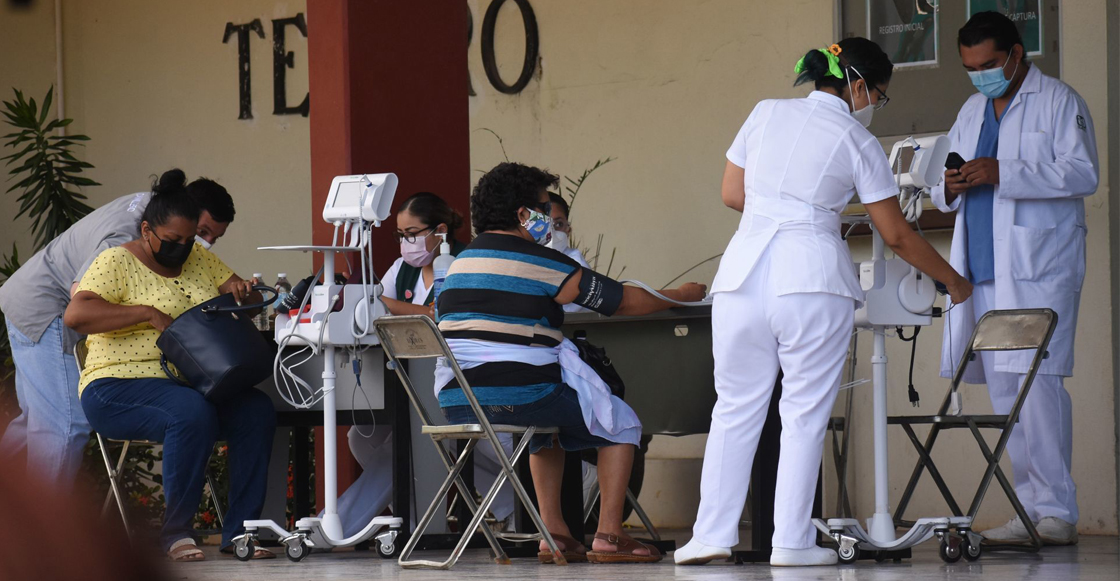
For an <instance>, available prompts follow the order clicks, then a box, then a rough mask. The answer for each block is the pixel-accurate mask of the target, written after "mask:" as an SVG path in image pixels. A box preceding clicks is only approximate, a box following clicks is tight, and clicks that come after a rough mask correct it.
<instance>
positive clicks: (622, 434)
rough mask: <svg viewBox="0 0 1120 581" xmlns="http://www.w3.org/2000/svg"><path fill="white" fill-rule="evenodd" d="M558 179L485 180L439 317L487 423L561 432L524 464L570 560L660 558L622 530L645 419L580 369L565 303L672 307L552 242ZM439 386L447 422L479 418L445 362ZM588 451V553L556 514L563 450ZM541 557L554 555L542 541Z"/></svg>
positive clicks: (599, 307)
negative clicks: (597, 499) (592, 458)
mask: <svg viewBox="0 0 1120 581" xmlns="http://www.w3.org/2000/svg"><path fill="white" fill-rule="evenodd" d="M557 182H558V179H557V177H556V176H555V175H552V174H549V173H548V172H545V171H542V170H540V169H537V168H533V167H527V166H524V165H521V164H516V163H503V164H501V165H499V166H497V167H495V168H494V169H492V170H491V171H490V172H488V173H487V174H486V175H484V176H483V177H482V179H481V180H479V183H478V185H477V186H476V187H475V189H474V192H473V194H472V195H471V222H472V225H473V226H474V229H475V231H476V232H478V233H479V234H478V237H477V238H475V240H474V241H473V242H471V244H470V245H468V246H467V248H466V250H464V251H463V252H462V253H461V254H460V255H459V257H458V259H457V260H456V261H455V262H454V263H453V264H452V266H451V269H450V270H449V272H448V276H447V280H446V282H444V286H443V288H442V290H441V292H440V295H439V297H438V298H437V299H436V301H437V302H436V315H437V320H438V321H439V327H440V331H441V332H442V333H443V335H444V337H446V338H447V340H448V345H449V346H450V347H451V350H452V352H453V353H454V354H455V358H456V360H457V362H458V363H459V365H460V367H462V368H463V374H464V377H465V378H466V379H467V381H469V382H470V385H471V388H472V390H473V391H474V393H475V395H476V396H477V398H478V400H479V403H480V404H481V405H482V407H483V409H484V410H485V412H486V415H487V417H488V419H489V420H490V421H491V422H494V423H501V424H514V425H535V426H541V427H544V426H548V427H557V428H559V429H560V433H559V435H558V436H556V437H554V436H552V435H541V436H539V437H535V438H534V440H533V441H532V443H531V444H530V452H531V454H532V455H531V457H530V460H529V462H530V467H531V469H532V473H533V484H534V486H535V487H536V491H537V499H538V501H539V504H540V509H541V510H540V512H541V518H542V519H543V520H544V524H545V526H546V527H547V528H548V530H549V532H550V533H552V536H553V537H554V538H555V539H556V541H557V543H558V544H559V545H560V548H561V550H562V551H563V552H564V555H565V558H567V559H568V560H570V561H581V560H590V561H594V562H651V561H658V560H660V559H661V555H660V554H659V553H658V552H657V549H655V548H653V547H650V546H648V545H643V544H641V543H638V542H636V541H634V540H633V539H631V538H630V537H629V536H627V535H626V534H624V533H623V531H622V510H623V503H624V501H625V494H626V484H627V482H628V480H629V478H630V469H631V467H632V465H633V461H634V448H635V445H636V444H637V442H638V438H639V437H640V436H641V423H640V422H638V420H637V416H636V415H635V414H634V412H633V410H631V409H630V408H629V406H627V405H626V404H625V403H623V402H622V401H621V400H619V399H618V398H614V397H613V396H610V395H609V392H607V393H604V392H605V390H604V389H599V390H596V389H595V387H594V386H593V385H592V386H588V385H587V384H588V383H589V382H586V381H584V380H583V379H582V378H581V377H580V376H583V377H586V375H585V374H586V372H587V370H588V368H586V366H585V365H583V364H582V362H581V361H579V358H578V355H575V354H574V347H571V346H570V342H568V345H567V346H565V344H564V342H565V340H564V336H563V333H562V332H561V331H560V326H561V325H562V324H563V322H564V310H563V305H565V304H570V303H576V304H579V305H580V306H583V307H586V308H588V309H591V310H593V311H596V312H598V313H601V314H604V315H614V314H619V315H640V314H647V313H652V312H656V311H661V310H665V309H668V308H669V307H670V306H672V305H671V303H669V302H667V301H664V300H662V299H660V298H657V297H655V296H654V295H652V294H650V293H647V292H646V291H644V290H641V289H638V288H634V287H623V286H622V285H621V284H620V283H618V282H617V281H614V280H611V279H609V278H607V277H604V276H602V275H599V274H597V273H595V272H593V271H591V270H590V269H587V268H584V267H581V266H580V265H579V264H578V263H576V262H575V261H574V260H572V259H571V258H568V257H567V256H565V255H564V254H563V253H561V252H558V251H556V250H553V249H551V248H548V247H546V245H547V244H548V242H549V240H550V238H551V236H550V222H551V218H550V214H551V213H550V208H549V195H548V189H549V188H552V187H555V186H556V185H557ZM704 294H705V288H704V286H703V285H699V284H694V283H689V284H685V285H683V286H681V287H680V288H678V289H674V290H669V291H665V296H667V297H668V298H671V299H674V300H679V301H696V300H700V299H701V298H703V296H704ZM581 366H582V369H580V367H581ZM595 380H598V378H597V376H596V377H594V378H593V380H592V381H591V382H590V383H591V384H594V383H595ZM598 386H599V387H600V388H601V387H602V384H601V382H599V383H598ZM436 389H437V390H438V396H439V402H440V406H441V407H442V408H443V411H444V414H445V415H446V416H447V418H448V420H449V421H451V422H452V423H470V422H472V421H474V414H473V412H472V411H471V408H470V406H469V405H468V402H467V399H466V397H465V396H464V394H463V392H462V389H461V388H460V387H459V385H458V383H457V382H456V381H455V379H454V378H453V377H452V375H451V373H450V372H449V371H448V370H447V369H446V368H441V369H440V370H438V371H437V378H436ZM585 418H587V419H585ZM554 440H555V441H557V442H558V443H559V446H554ZM587 448H598V449H599V486H600V489H601V491H602V501H601V503H602V504H601V507H602V510H601V511H600V516H599V526H598V532H596V534H595V541H594V543H593V545H592V548H591V549H592V550H591V551H587V549H586V548H585V547H583V546H582V544H581V543H579V542H578V541H576V540H574V539H572V538H571V533H570V531H569V530H568V527H567V526H566V525H565V524H564V519H563V517H562V516H561V511H560V482H561V478H562V476H563V470H564V451H565V450H568V451H574V450H582V449H587ZM540 558H541V561H542V562H550V561H551V560H552V557H551V555H550V554H549V553H548V551H547V548H546V547H545V546H544V544H543V543H542V545H541V553H540Z"/></svg>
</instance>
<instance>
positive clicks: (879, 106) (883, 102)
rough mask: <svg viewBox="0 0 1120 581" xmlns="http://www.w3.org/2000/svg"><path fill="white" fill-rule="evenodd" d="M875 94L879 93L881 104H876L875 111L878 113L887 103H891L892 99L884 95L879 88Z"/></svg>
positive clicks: (876, 88)
mask: <svg viewBox="0 0 1120 581" xmlns="http://www.w3.org/2000/svg"><path fill="white" fill-rule="evenodd" d="M875 92H876V93H879V102H878V103H875V110H876V111H878V110H879V109H882V108H883V107H886V106H887V103H890V102H891V98H890V97H888V96H887V94H886V93H884V92H883V90H882V89H880V88H879V87H875Z"/></svg>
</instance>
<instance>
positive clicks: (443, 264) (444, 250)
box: [432, 233, 455, 304]
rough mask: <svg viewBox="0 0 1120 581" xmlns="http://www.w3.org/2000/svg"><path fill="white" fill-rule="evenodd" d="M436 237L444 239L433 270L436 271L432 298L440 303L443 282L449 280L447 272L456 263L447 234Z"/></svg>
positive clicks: (433, 277)
mask: <svg viewBox="0 0 1120 581" xmlns="http://www.w3.org/2000/svg"><path fill="white" fill-rule="evenodd" d="M436 236H440V237H442V238H443V242H441V243H440V245H439V256H437V257H436V259H435V260H434V261H433V262H432V269H433V270H434V271H435V272H434V274H433V276H432V293H433V294H432V296H433V297H434V300H436V301H438V300H439V291H440V289H442V288H443V281H444V280H445V279H446V278H447V271H448V269H450V268H451V263H452V262H455V257H454V256H452V255H451V244H449V243H448V242H447V234H438V233H437V234H436ZM433 304H438V303H433Z"/></svg>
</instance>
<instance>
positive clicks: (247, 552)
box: [233, 537, 257, 561]
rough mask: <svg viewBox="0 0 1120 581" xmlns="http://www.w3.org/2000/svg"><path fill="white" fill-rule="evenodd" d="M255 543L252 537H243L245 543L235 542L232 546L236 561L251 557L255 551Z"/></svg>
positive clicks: (246, 559)
mask: <svg viewBox="0 0 1120 581" xmlns="http://www.w3.org/2000/svg"><path fill="white" fill-rule="evenodd" d="M256 550H257V547H256V543H254V542H253V537H249V538H248V539H245V544H244V545H241V544H236V545H234V547H233V555H234V556H235V557H237V560H238V561H248V560H249V559H252V558H253V553H254V552H256Z"/></svg>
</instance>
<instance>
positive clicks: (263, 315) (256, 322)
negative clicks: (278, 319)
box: [253, 272, 269, 331]
mask: <svg viewBox="0 0 1120 581" xmlns="http://www.w3.org/2000/svg"><path fill="white" fill-rule="evenodd" d="M253 278H255V279H257V280H259V281H260V283H258V284H266V283H265V282H264V275H263V274H261V273H259V272H254V273H253ZM268 322H269V305H265V306H264V308H263V309H261V312H259V313H257V314H256V315H255V316H254V317H253V326H255V327H256V328H257V330H258V331H267V330H268Z"/></svg>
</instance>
